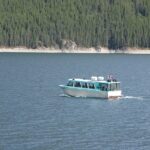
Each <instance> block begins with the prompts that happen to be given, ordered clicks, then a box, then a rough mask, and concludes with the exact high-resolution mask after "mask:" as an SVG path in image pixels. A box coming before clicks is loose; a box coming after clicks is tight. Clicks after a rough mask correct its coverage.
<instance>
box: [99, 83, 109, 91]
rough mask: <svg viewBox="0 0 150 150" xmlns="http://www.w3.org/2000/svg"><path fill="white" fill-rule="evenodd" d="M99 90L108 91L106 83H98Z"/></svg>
mask: <svg viewBox="0 0 150 150" xmlns="http://www.w3.org/2000/svg"><path fill="white" fill-rule="evenodd" d="M100 90H101V91H108V85H107V84H101V85H100Z"/></svg>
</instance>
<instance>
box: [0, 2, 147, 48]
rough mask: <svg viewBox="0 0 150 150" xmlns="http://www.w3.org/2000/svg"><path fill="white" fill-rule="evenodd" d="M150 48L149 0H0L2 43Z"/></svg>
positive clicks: (13, 44) (11, 45)
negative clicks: (70, 42)
mask: <svg viewBox="0 0 150 150" xmlns="http://www.w3.org/2000/svg"><path fill="white" fill-rule="evenodd" d="M62 39H68V40H72V41H74V42H76V44H77V45H78V46H82V47H92V46H94V47H96V46H98V45H100V46H104V47H108V48H110V49H118V48H120V49H121V48H126V47H144V48H146V47H150V0H0V46H10V47H15V46H26V47H31V48H36V47H38V46H44V47H51V46H55V45H58V46H59V47H60V48H61V41H62Z"/></svg>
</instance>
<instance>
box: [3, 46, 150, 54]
mask: <svg viewBox="0 0 150 150" xmlns="http://www.w3.org/2000/svg"><path fill="white" fill-rule="evenodd" d="M0 53H54V54H55V53H58V54H59V53H62V54H63V53H70V54H82V53H83V54H150V49H139V48H129V49H127V50H109V49H107V48H101V49H100V50H96V49H95V48H77V49H73V50H71V49H70V50H69V49H67V50H65V49H55V48H53V47H52V48H37V49H31V48H26V47H14V48H7V47H0Z"/></svg>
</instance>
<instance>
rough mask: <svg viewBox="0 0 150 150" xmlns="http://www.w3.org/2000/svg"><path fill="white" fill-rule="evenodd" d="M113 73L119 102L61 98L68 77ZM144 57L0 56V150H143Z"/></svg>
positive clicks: (147, 89)
mask: <svg viewBox="0 0 150 150" xmlns="http://www.w3.org/2000/svg"><path fill="white" fill-rule="evenodd" d="M107 74H113V75H114V76H115V77H117V78H118V79H119V80H120V81H121V85H122V90H123V95H124V97H123V98H122V99H119V100H103V99H93V98H91V99H89V98H71V97H64V96H63V95H62V91H61V89H59V87H58V85H59V84H63V83H66V80H67V79H68V78H71V77H85V78H86V77H87V78H89V77H90V76H92V75H107ZM149 116H150V55H96V54H17V53H14V54H11V53H9V54H7V53H3V54H0V150H110V149H111V150H127V149H128V150H149V149H150V117H149Z"/></svg>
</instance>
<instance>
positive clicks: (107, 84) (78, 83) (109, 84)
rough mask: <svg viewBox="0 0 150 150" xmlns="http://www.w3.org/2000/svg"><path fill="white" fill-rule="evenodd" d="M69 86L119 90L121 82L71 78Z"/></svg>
mask: <svg viewBox="0 0 150 150" xmlns="http://www.w3.org/2000/svg"><path fill="white" fill-rule="evenodd" d="M67 86H69V87H75V88H83V89H91V90H92V89H94V90H100V91H118V90H120V82H117V81H116V80H114V81H111V80H109V81H104V80H103V81H92V80H85V79H69V81H68V83H67Z"/></svg>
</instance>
